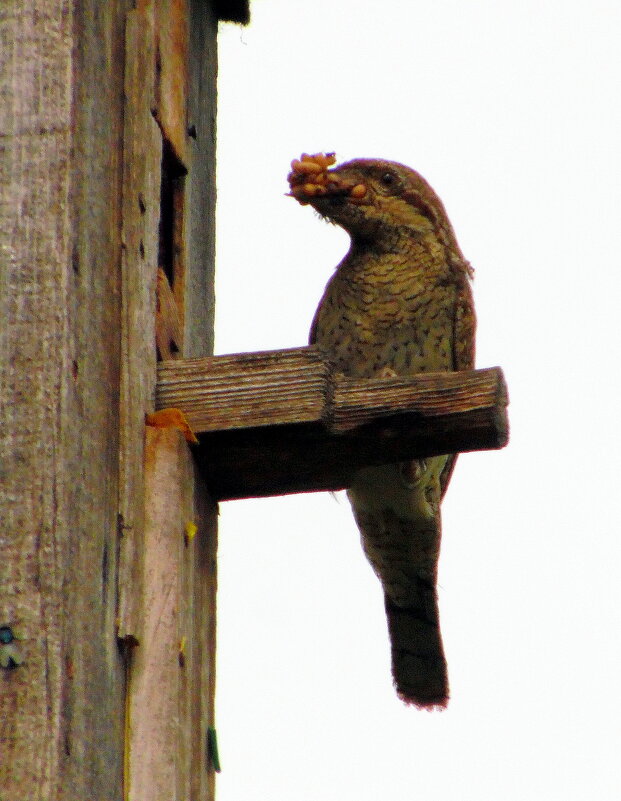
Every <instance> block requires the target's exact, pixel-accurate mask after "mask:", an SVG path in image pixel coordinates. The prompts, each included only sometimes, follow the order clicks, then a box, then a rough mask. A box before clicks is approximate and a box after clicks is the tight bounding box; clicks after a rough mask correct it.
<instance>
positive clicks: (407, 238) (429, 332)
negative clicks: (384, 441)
mask: <svg viewBox="0 0 621 801" xmlns="http://www.w3.org/2000/svg"><path fill="white" fill-rule="evenodd" d="M335 162H336V158H335V156H334V154H333V153H328V154H323V153H319V154H313V155H310V154H307V153H303V154H302V156H301V157H300V158H299V159H294V160H293V161H292V163H291V172H290V173H289V176H288V179H289V186H290V193H289V194H290V195H291V196H293V197H294V198H295V199H296V200H298V201H299V202H300V203H301V204H302V205H310V206H312V208H314V209H315V210H316V212H318V214H319V215H320V216H321V217H323V218H325V219H326V220H328V221H329V222H332V223H334V224H336V225H338V226H340V227H341V228H343V229H344V230H345V231H346V232H347V233H348V234H349V237H350V247H349V250H348V252H347V254H346V255H345V257H344V258H343V259H342V261H341V262H340V263H339V264H338V266H337V268H336V271H335V272H334V274H333V275H332V277H331V278H330V280H329V281H328V284H327V286H326V289H325V292H324V294H323V297H322V298H321V301H320V303H319V306H318V308H317V311H316V313H315V316H314V319H313V323H312V326H311V332H310V339H309V341H310V344H313V345H316V346H318V347H319V348H320V349H321V350H322V351H323V352H325V354H326V355H327V356H328V357H329V359H330V360H331V362H332V364H333V365H334V369H335V371H336V373H337V375H339V376H343V377H347V378H356V379H364V378H376V379H377V378H386V379H388V378H394V377H397V376H398V377H400V378H401V377H407V376H416V375H417V374H419V373H426V372H446V371H456V370H469V369H472V368H473V367H474V356H475V329H476V318H475V312H474V304H473V297H472V290H471V279H472V277H473V270H472V268H471V266H470V264H469V263H468V262H467V261H466V259H465V258H464V256H463V254H462V252H461V250H460V248H459V245H458V243H457V240H456V238H455V233H454V231H453V228H452V226H451V223H450V222H449V219H448V216H447V214H446V211H445V209H444V206H443V204H442V202H441V200H440V198H439V197H438V195H437V194H436V193H435V192H434V190H433V189H432V188H431V186H430V185H429V184H428V183H427V181H426V180H425V179H424V178H423V177H422V176H421V175H420V174H419V173H418V172H416V171H415V170H413V169H411V168H409V167H406V166H405V165H403V164H400V163H397V162H394V161H388V160H384V159H369V158H358V159H354V160H351V161H346V162H344V163H342V164H340V165H338V166H333V165H334V164H335ZM455 459H456V455H455V454H445V455H441V456H432V457H429V458H424V459H423V458H420V459H414V460H410V461H406V462H399V463H396V464H386V465H380V466H370V467H364V468H362V469H360V470H359V471H358V472H357V473H356V474H355V475H354V477H353V479H352V483H351V486H350V487H349V489H348V490H347V495H348V498H349V501H350V503H351V507H352V510H353V515H354V518H355V521H356V523H357V526H358V528H359V531H360V536H361V542H362V547H363V551H364V553H365V554H366V557H367V559H368V561H369V562H370V564H371V566H372V568H373V570H374V572H375V573H376V574H377V576H378V578H379V580H380V582H381V585H382V588H383V591H384V605H385V610H386V616H387V622H388V633H389V639H390V644H391V662H392V676H393V682H394V685H395V689H396V692H397V695H398V696H399V698H401V700H402V701H404V702H405V703H406V704H412V705H414V706H416V707H418V708H421V709H428V710H433V709H443V708H445V707H446V706H447V703H448V700H449V683H448V672H447V665H446V658H445V655H444V647H443V643H442V636H441V632H440V623H439V611H438V594H437V573H438V558H439V554H440V539H441V515H440V503H441V500H442V498H443V496H444V493H445V491H446V488H447V485H448V482H449V479H450V477H451V474H452V471H453V467H454V464H455Z"/></svg>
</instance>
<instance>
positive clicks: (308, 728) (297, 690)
mask: <svg viewBox="0 0 621 801" xmlns="http://www.w3.org/2000/svg"><path fill="white" fill-rule="evenodd" d="M620 37H621V5H620V4H619V3H618V2H617V0H610V2H605V0H593V2H591V3H588V4H585V3H582V2H580V3H579V2H576V1H575V0H566V1H565V2H561V1H560V0H558V1H556V2H555V1H554V0H539V2H535V0H522V1H521V2H519V3H518V2H509V1H508V0H505V1H504V2H503V0H500V2H498V0H496V2H493V1H492V0H470V1H469V2H464V1H463V0H436V2H434V3H422V2H413V1H412V0H407V1H406V0H403V2H397V0H392V1H391V0H385V2H383V3H377V2H371V1H370V0H340V2H329V1H328V0H311V1H307V0H253V2H252V22H251V25H250V26H249V27H248V28H245V29H242V28H240V27H238V26H234V25H222V26H221V33H220V41H219V51H220V78H219V117H218V137H219V138H218V179H219V190H218V191H219V194H218V261H217V285H216V290H217V320H216V352H217V353H231V352H239V351H255V350H264V349H271V348H284V347H293V346H299V345H304V344H306V341H307V333H308V328H309V325H310V322H311V319H312V316H313V312H314V310H315V307H316V305H317V303H318V301H319V298H320V297H321V294H322V291H323V288H324V286H325V284H326V282H327V280H328V278H329V277H330V275H331V273H332V271H333V269H334V267H335V266H336V264H337V263H338V261H339V260H340V258H341V257H342V256H343V255H344V253H345V251H346V249H347V245H348V241H347V237H346V235H345V234H344V233H343V232H342V231H341V230H340V229H337V228H336V227H333V226H329V225H325V224H324V223H322V222H321V221H320V220H318V219H317V218H316V216H315V215H314V214H313V213H312V210H311V209H310V208H302V207H300V206H299V205H298V204H297V203H296V202H295V201H293V200H292V199H291V198H287V197H285V192H286V191H287V184H286V175H287V172H288V169H289V162H290V160H291V159H292V158H294V157H296V156H298V155H299V154H300V152H301V151H307V152H315V151H320V150H323V151H332V150H335V151H336V153H337V156H338V157H339V160H344V159H349V158H354V157H357V156H364V157H373V156H376V157H382V158H388V159H394V160H397V161H401V162H403V163H405V164H408V165H409V166H411V167H413V168H415V169H417V170H418V171H420V172H421V173H422V174H423V175H424V176H425V177H426V178H427V180H429V182H430V183H431V184H432V186H433V187H434V188H435V189H436V191H437V192H438V194H439V195H440V197H441V198H442V200H443V201H444V204H445V206H446V209H447V211H448V214H449V216H450V218H451V220H452V223H453V226H454V228H455V231H456V233H457V237H458V240H459V242H460V244H461V247H462V250H463V251H464V254H465V255H466V258H468V259H469V260H470V261H471V263H472V265H473V267H474V268H475V270H476V277H475V282H474V294H475V301H476V307H477V314H478V319H479V329H478V347H477V366H479V367H487V366H491V365H496V364H498V365H501V366H502V367H503V369H504V371H505V375H506V378H507V381H508V385H509V392H510V397H511V405H510V421H511V442H510V445H509V446H508V447H507V448H506V449H505V450H503V451H499V452H486V453H475V454H465V455H463V456H462V457H460V459H459V461H458V464H457V469H456V471H455V473H454V476H453V480H452V483H451V486H450V488H449V491H448V494H447V496H446V499H445V502H444V504H443V520H444V534H443V545H442V557H441V563H440V589H439V594H440V607H441V622H442V631H443V635H444V642H445V647H446V652H447V657H448V663H449V673H450V680H451V691H452V698H451V702H450V704H449V708H448V709H447V710H446V711H444V712H442V713H432V714H429V713H425V712H419V711H417V710H416V709H414V708H408V707H405V706H403V705H402V704H401V703H400V702H399V701H398V699H397V698H396V696H395V694H394V691H393V688H392V685H391V677H390V666H389V649H388V642H387V634H386V626H385V620H384V611H383V602H382V594H381V590H380V586H379V583H378V582H377V580H376V578H375V577H374V575H373V574H372V572H371V569H370V567H369V566H368V565H367V563H366V562H365V559H364V557H363V555H362V551H361V548H360V545H359V540H358V533H357V531H356V528H355V526H354V523H353V520H352V518H351V513H350V510H349V505H348V503H347V500H346V498H345V497H344V496H342V497H341V495H339V498H338V502H337V501H335V500H334V499H333V498H332V497H330V496H329V495H327V494H313V495H298V496H289V497H283V498H272V499H264V500H249V501H236V502H230V503H225V504H222V506H221V518H220V520H221V524H220V574H219V580H220V589H219V630H218V649H219V657H218V685H217V686H218V690H217V727H218V736H219V744H220V751H221V758H222V765H223V772H222V773H221V774H220V776H219V777H218V797H219V799H220V801H292V799H295V801H349V800H350V799H351V800H352V801H353V799H356V801H375V800H376V799H378V801H379V799H382V801H383V800H384V799H409V798H412V799H414V798H424V799H426V801H449V800H450V801H454V799H460V801H497V799H503V801H531V799H532V801H539V800H540V799H545V801H588V800H589V799H593V798H598V799H603V801H608V799H611V800H612V799H616V798H619V797H621V767H620V764H621V763H620V761H619V753H620V749H621V734H620V727H621V723H620V721H621V693H620V690H619V681H620V676H621V642H620V633H621V591H620V589H619V573H620V568H621V558H620V523H621V509H620V506H621V505H620V502H619V495H620V491H619V482H620V481H621V458H620V454H619V436H618V430H619V416H620V403H619V395H620V394H621V381H620V376H619V356H620V353H619V350H620V349H619V303H620V298H621V293H620V290H621V278H620V272H621V180H620V179H621V157H620V151H621V105H620V100H619V98H620V96H621V68H620V61H621V56H620V55H619V52H620V47H619V40H620Z"/></svg>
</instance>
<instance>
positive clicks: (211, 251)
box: [175, 0, 218, 358]
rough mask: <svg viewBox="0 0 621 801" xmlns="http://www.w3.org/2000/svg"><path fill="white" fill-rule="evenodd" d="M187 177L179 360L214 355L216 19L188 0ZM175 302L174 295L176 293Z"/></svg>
mask: <svg viewBox="0 0 621 801" xmlns="http://www.w3.org/2000/svg"><path fill="white" fill-rule="evenodd" d="M189 5H190V19H191V25H190V41H189V60H190V68H189V72H190V85H189V87H188V131H189V132H190V136H189V138H188V141H187V153H186V156H187V159H188V174H187V175H186V177H185V206H184V221H185V225H184V226H183V232H182V233H183V237H184V247H183V253H184V265H185V268H184V271H183V272H184V275H183V283H182V285H178V286H175V292H178V291H183V299H182V301H183V306H184V309H185V315H184V320H183V323H184V332H183V356H184V357H186V358H193V357H198V356H208V355H210V354H211V353H213V325H214V309H215V294H214V270H215V242H216V233H215V229H216V225H215V208H216V160H215V142H216V100H217V73H218V48H217V35H218V20H217V18H216V15H215V13H214V9H213V7H212V3H206V2H205V0H189ZM176 297H177V299H178V300H179V296H178V295H176Z"/></svg>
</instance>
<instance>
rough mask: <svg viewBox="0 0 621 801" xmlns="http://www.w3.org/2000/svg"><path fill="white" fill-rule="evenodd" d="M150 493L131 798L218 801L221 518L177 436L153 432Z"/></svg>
mask: <svg viewBox="0 0 621 801" xmlns="http://www.w3.org/2000/svg"><path fill="white" fill-rule="evenodd" d="M145 486H146V489H145V498H146V510H145V553H144V562H143V570H144V578H143V583H144V586H145V595H144V604H143V607H142V610H141V611H142V614H143V616H144V623H143V626H142V630H143V632H144V637H143V640H142V641H141V642H140V643H139V644H138V646H137V647H136V648H135V649H134V650H133V660H132V666H131V671H130V679H129V681H130V686H129V705H128V724H127V731H128V762H129V770H128V778H127V789H128V797H129V798H131V799H132V801H152V799H154V798H180V799H181V798H206V799H212V798H213V790H214V781H213V770H212V769H211V768H210V766H209V765H208V764H207V754H206V748H205V743H206V737H207V727H208V726H213V725H214V706H213V704H214V697H213V693H214V676H215V592H216V571H215V560H216V548H217V540H216V515H217V509H216V506H215V504H214V503H213V502H212V501H211V500H210V499H209V495H208V493H207V490H206V488H205V486H204V484H203V483H202V480H201V478H200V476H199V475H198V474H197V472H196V469H195V466H194V463H193V460H192V456H191V453H190V451H189V448H188V446H187V443H186V442H185V440H184V439H183V437H182V436H181V434H180V433H179V432H178V431H176V430H174V429H155V428H147V430H146V448H145ZM188 524H194V525H195V526H196V527H197V532H196V534H195V535H194V536H192V531H193V530H192V529H190V530H189V535H188V528H187V526H188Z"/></svg>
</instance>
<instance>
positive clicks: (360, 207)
mask: <svg viewBox="0 0 621 801" xmlns="http://www.w3.org/2000/svg"><path fill="white" fill-rule="evenodd" d="M334 161H335V159H334V156H333V154H328V155H323V154H317V155H313V156H309V155H308V154H306V153H304V154H303V155H302V157H301V158H300V159H296V160H294V161H293V162H292V163H291V168H292V169H291V172H290V173H289V185H290V187H291V193H290V194H291V195H292V196H293V197H295V198H296V199H297V200H298V201H299V202H300V203H302V204H304V205H306V204H308V205H311V206H312V207H313V208H314V209H316V210H317V211H318V212H319V214H320V215H321V216H322V217H325V218H326V219H328V220H330V221H331V222H334V223H336V224H337V225H340V226H341V227H342V228H344V229H345V230H346V231H347V232H348V233H349V235H350V236H351V238H352V240H353V241H354V242H359V243H364V244H365V245H367V246H368V245H375V246H377V247H380V248H384V247H386V248H390V245H391V243H392V242H397V241H402V240H403V238H404V234H405V235H406V236H407V237H408V238H415V239H421V238H424V237H425V236H427V235H435V236H437V237H438V239H440V241H442V242H443V244H445V245H446V246H448V247H449V248H450V249H451V250H458V247H457V243H456V241H455V237H454V234H453V230H452V228H451V224H450V222H449V220H448V217H447V215H446V212H445V210H444V206H443V205H442V202H441V201H440V199H439V198H438V196H437V195H436V193H435V192H434V191H433V189H432V188H431V187H430V186H429V184H428V183H427V181H425V179H424V178H423V177H422V176H421V175H419V174H418V173H417V172H416V171H415V170H412V169H410V168H409V167H405V166H404V165H403V164H398V163H397V162H394V161H385V160H382V159H354V160H353V161H347V162H344V163H343V164H340V165H339V166H338V167H332V166H331V165H332V164H333V163H334ZM326 162H327V163H326Z"/></svg>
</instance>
